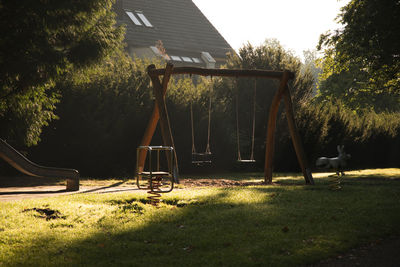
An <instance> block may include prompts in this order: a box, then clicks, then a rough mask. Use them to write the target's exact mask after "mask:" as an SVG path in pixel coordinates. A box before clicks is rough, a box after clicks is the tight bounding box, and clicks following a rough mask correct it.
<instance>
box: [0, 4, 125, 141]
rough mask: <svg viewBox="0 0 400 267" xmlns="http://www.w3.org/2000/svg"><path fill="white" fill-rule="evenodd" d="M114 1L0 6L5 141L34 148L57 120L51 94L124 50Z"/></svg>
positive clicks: (0, 117)
mask: <svg viewBox="0 0 400 267" xmlns="http://www.w3.org/2000/svg"><path fill="white" fill-rule="evenodd" d="M113 2H114V1H113V0H71V1H57V0H40V1H33V0H21V1H12V0H3V1H1V2H0V32H1V33H2V36H1V39H0V124H1V132H0V134H1V137H3V138H9V139H12V140H14V141H15V142H17V143H25V144H27V145H31V144H35V143H36V142H37V141H38V140H39V134H40V131H41V128H42V127H43V126H44V125H46V124H47V123H48V122H49V120H51V119H52V118H55V115H54V113H53V110H54V108H55V103H56V102H57V101H58V100H57V99H58V96H59V94H58V93H56V92H53V91H51V90H49V89H50V88H52V85H53V84H54V82H55V80H56V79H57V77H59V76H60V74H62V73H64V72H65V71H67V70H71V69H72V68H81V67H85V66H88V65H90V64H92V63H95V62H98V61H99V60H100V59H102V58H103V57H104V56H106V55H107V54H109V53H110V51H112V50H113V49H115V48H116V47H117V46H120V44H121V40H122V37H123V29H122V28H120V27H116V26H115V15H114V13H113V12H112V4H113Z"/></svg>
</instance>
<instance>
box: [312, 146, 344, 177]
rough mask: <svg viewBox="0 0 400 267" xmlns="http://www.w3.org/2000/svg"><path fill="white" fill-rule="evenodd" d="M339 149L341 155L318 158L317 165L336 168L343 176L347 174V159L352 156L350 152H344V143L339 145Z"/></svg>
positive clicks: (338, 173)
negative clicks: (345, 170) (344, 169)
mask: <svg viewBox="0 0 400 267" xmlns="http://www.w3.org/2000/svg"><path fill="white" fill-rule="evenodd" d="M337 150H338V152H339V156H337V157H335V158H326V157H321V158H318V159H317V161H316V163H315V165H316V166H317V167H320V168H327V169H334V170H335V171H336V174H337V175H338V176H340V175H342V176H343V175H345V174H344V172H343V168H344V167H346V160H348V159H350V157H351V156H350V154H346V152H344V145H338V146H337Z"/></svg>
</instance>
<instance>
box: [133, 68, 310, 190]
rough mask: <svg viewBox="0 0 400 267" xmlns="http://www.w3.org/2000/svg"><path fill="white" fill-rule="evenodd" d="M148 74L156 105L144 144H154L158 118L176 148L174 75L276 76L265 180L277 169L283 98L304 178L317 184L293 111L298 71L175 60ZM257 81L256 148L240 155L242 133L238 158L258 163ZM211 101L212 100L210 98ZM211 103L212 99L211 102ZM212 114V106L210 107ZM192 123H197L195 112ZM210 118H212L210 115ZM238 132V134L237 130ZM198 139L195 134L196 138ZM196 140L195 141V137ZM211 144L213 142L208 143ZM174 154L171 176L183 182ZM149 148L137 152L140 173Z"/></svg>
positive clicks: (168, 143)
mask: <svg viewBox="0 0 400 267" xmlns="http://www.w3.org/2000/svg"><path fill="white" fill-rule="evenodd" d="M147 73H148V75H149V76H150V79H151V81H152V84H153V92H154V95H155V105H154V109H153V112H152V114H151V117H150V120H149V122H148V125H147V128H146V130H145V133H144V136H143V138H142V141H141V144H140V147H146V146H149V145H150V142H151V139H152V137H153V135H154V132H155V129H156V127H157V124H158V121H160V128H161V135H162V139H163V143H164V146H166V147H172V148H174V147H175V145H174V139H173V136H172V133H171V127H170V122H169V117H168V112H167V107H166V104H165V94H166V92H167V89H168V83H169V80H170V78H171V75H182V74H189V75H201V76H211V77H213V76H220V77H236V78H237V77H252V78H264V79H275V80H278V81H279V86H278V90H277V91H276V93H275V95H274V97H273V100H272V104H271V107H270V111H269V118H268V125H267V126H268V127H267V137H266V149H265V165H264V179H265V183H272V171H273V156H274V144H275V129H276V120H277V115H278V108H279V105H280V102H281V100H282V98H283V102H284V107H285V111H286V112H285V114H286V118H287V121H288V126H289V132H290V135H291V139H292V142H293V145H294V148H295V152H296V156H297V159H298V162H299V165H300V168H301V170H302V173H303V176H304V179H305V182H306V184H314V180H313V177H312V174H311V171H310V169H309V167H308V166H309V165H308V162H307V159H306V156H305V152H304V149H303V145H302V143H301V140H300V135H299V133H298V131H297V128H296V124H295V121H294V114H293V104H292V100H291V96H290V91H289V88H288V81H289V80H291V79H293V78H294V73H292V72H290V71H287V70H285V71H268V70H245V69H203V68H196V67H176V68H174V66H173V65H172V64H171V63H167V65H166V67H165V68H163V69H157V68H156V67H155V65H150V66H148V68H147ZM159 76H163V78H162V80H160V78H159ZM256 87H257V85H256V82H255V86H254V95H253V101H254V103H253V105H254V106H253V122H252V125H253V132H252V149H251V151H252V152H251V155H250V159H248V160H246V159H245V160H244V159H242V158H241V155H240V144H239V141H240V140H239V135H237V136H238V161H241V162H254V129H255V116H254V113H255V98H256ZM210 101H211V100H210ZM210 105H211V102H210ZM236 113H237V114H236V115H238V113H239V111H238V104H237V105H236ZM209 114H210V109H209ZM191 116H192V122H193V115H191ZM209 119H210V118H209ZM238 129H239V120H238V116H237V132H239V130H238ZM209 133H210V128H208V141H209V136H210V134H209ZM237 134H238V133H237ZM193 139H194V137H193ZM193 139H192V140H193ZM208 144H209V142H208ZM193 148H194V147H192V152H196V151H195V149H194V150H193ZM172 151H173V155H170V154H168V155H167V160H168V163H169V166H172V162H173V163H174V164H173V166H172V167H171V168H173V170H169V171H170V172H172V173H173V175H171V176H169V177H173V178H171V182H172V183H173V182H174V181H175V182H179V180H178V176H177V173H178V160H177V157H176V151H175V149H173V150H172ZM206 153H209V154H211V151H210V148H209V145H208V146H207V148H206V152H205V153H204V154H206ZM146 155H147V150H146V149H142V150H140V151H139V152H138V155H137V170H136V172H137V173H139V174H140V173H142V172H143V171H144V166H145V162H146Z"/></svg>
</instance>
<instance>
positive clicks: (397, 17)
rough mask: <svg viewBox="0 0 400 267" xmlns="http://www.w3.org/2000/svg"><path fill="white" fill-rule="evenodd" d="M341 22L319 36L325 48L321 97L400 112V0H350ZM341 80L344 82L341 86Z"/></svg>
mask: <svg viewBox="0 0 400 267" xmlns="http://www.w3.org/2000/svg"><path fill="white" fill-rule="evenodd" d="M338 21H339V22H340V23H341V24H342V25H343V28H342V29H339V30H336V31H334V32H330V33H327V34H324V35H321V38H320V44H319V49H320V50H322V49H324V52H325V57H324V73H323V75H322V82H321V84H320V86H321V95H320V99H321V98H322V99H326V98H329V97H340V98H342V100H343V101H344V103H347V104H349V105H350V106H351V107H353V108H365V107H367V108H373V109H375V110H378V111H383V110H390V111H398V110H400V56H399V55H400V38H399V36H400V2H399V1H394V0H382V1H376V0H352V1H350V2H349V3H348V4H347V5H346V6H344V7H343V8H342V10H341V13H340V14H339V16H338ZM349 76H351V78H350V77H349ZM338 80H344V82H343V83H342V84H341V85H340V86H339V88H337V87H338V85H339V84H338V83H337V81H338ZM335 87H336V88H335ZM357 100H358V101H357Z"/></svg>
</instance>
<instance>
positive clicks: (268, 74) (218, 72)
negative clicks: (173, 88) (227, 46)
mask: <svg viewBox="0 0 400 267" xmlns="http://www.w3.org/2000/svg"><path fill="white" fill-rule="evenodd" d="M286 72H288V74H287V75H289V79H293V78H294V73H293V72H290V71H286ZM164 73H165V69H151V70H149V75H158V76H160V75H164ZM171 74H194V75H201V76H222V77H256V78H270V79H277V80H281V79H282V77H283V74H284V71H270V70H248V69H233V70H232V69H203V68H196V67H176V68H174V69H173V70H172V72H171Z"/></svg>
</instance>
